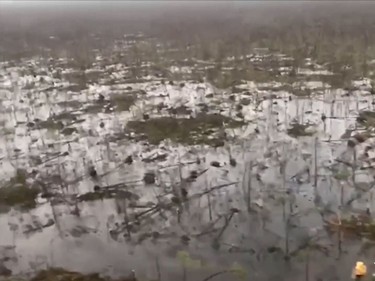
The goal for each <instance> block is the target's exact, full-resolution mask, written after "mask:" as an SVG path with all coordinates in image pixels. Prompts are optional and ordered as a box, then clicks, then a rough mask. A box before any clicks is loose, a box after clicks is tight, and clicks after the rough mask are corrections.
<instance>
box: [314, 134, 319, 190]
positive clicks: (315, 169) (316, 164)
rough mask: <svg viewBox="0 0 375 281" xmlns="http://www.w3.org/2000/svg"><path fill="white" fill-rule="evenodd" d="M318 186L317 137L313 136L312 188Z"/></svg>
mask: <svg viewBox="0 0 375 281" xmlns="http://www.w3.org/2000/svg"><path fill="white" fill-rule="evenodd" d="M317 187H318V138H315V145H314V188H315V191H316V189H317Z"/></svg>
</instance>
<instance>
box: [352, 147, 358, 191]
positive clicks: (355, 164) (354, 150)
mask: <svg viewBox="0 0 375 281" xmlns="http://www.w3.org/2000/svg"><path fill="white" fill-rule="evenodd" d="M356 169H357V150H356V149H355V147H353V165H352V181H353V186H354V187H356V177H355V171H356Z"/></svg>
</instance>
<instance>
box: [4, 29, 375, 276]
mask: <svg viewBox="0 0 375 281" xmlns="http://www.w3.org/2000/svg"><path fill="white" fill-rule="evenodd" d="M92 36H98V35H95V34H94V35H92ZM52 39H53V38H52ZM159 41H160V42H159ZM115 42H116V44H114V47H113V49H111V50H110V52H108V50H107V52H103V51H100V50H92V51H90V55H91V57H90V58H87V57H82V56H80V57H77V56H76V57H74V56H73V57H69V56H66V55H61V56H57V57H56V56H47V55H44V56H33V57H31V58H22V59H18V60H11V59H9V60H5V59H4V60H3V61H1V64H0V124H1V127H0V170H1V173H0V229H1V234H0V280H19V279H16V278H21V279H22V278H23V279H22V280H28V279H27V278H31V277H33V276H36V277H35V278H34V279H32V280H34V281H48V280H67V281H69V280H87V281H90V280H95V281H96V280H97V281H99V280H109V278H111V279H112V278H122V279H119V280H163V281H168V280H184V281H185V280H204V281H207V280H213V279H215V280H274V279H275V278H278V280H280V279H282V280H306V281H309V280H343V279H344V278H348V276H350V273H351V268H352V266H353V264H354V262H355V261H356V260H357V259H362V260H364V261H365V262H367V263H368V264H372V263H373V260H374V258H375V255H374V254H373V253H372V250H371V249H373V248H372V247H373V246H374V245H375V244H374V243H375V225H374V223H373V221H372V213H373V212H374V211H375V209H374V208H375V205H374V201H373V194H374V192H373V187H374V176H375V174H374V169H373V168H374V166H373V165H374V161H375V147H374V145H375V142H374V138H373V136H374V135H373V134H374V127H375V113H374V107H375V100H374V94H375V92H374V86H373V81H372V79H371V78H368V77H366V76H362V77H357V78H356V79H349V80H348V81H345V83H342V81H339V82H338V81H337V79H338V78H337V75H338V74H337V73H335V72H334V71H332V69H329V68H327V67H326V65H325V64H321V63H318V62H317V61H315V60H314V59H312V58H310V57H304V58H303V59H301V58H300V59H299V62H298V66H296V64H295V62H296V59H295V58H293V57H290V56H288V55H286V54H284V53H282V52H276V51H273V50H270V49H268V48H252V49H250V50H249V51H248V52H247V53H246V54H243V55H241V56H236V57H234V56H228V57H225V58H224V59H222V60H221V61H220V66H218V65H219V63H218V62H217V61H215V60H212V59H206V60H204V59H202V58H196V57H194V56H193V57H191V56H187V57H186V58H184V59H183V60H176V59H171V54H173V53H174V52H175V50H174V49H173V48H169V47H168V45H167V44H165V45H163V43H162V41H161V40H159V39H158V38H153V37H151V38H150V37H147V36H145V35H144V34H142V33H137V34H130V35H129V34H125V35H123V37H122V38H118V39H116V41H115ZM150 42H152V44H154V43H155V42H157V43H156V44H155V45H153V46H156V47H155V49H153V51H152V52H153V53H155V54H156V56H158V55H159V56H160V58H158V59H156V58H153V59H150V58H149V57H147V59H146V58H144V57H142V59H140V58H138V57H137V58H136V59H135V62H134V61H133V62H131V63H124V61H123V59H122V57H126V56H127V55H129V54H131V57H132V58H134V56H136V55H139V53H137V52H135V50H138V49H135V47H134V46H136V45H137V44H143V45H145V44H151V43H150ZM143 45H142V46H143ZM190 48H191V49H194V46H190ZM139 52H140V51H139ZM139 56H140V55H139ZM161 61H162V62H161ZM368 63H369V65H373V64H371V61H369V62H368ZM160 64H162V65H163V67H160ZM244 73H246V77H245V76H244ZM339 79H340V78H339ZM229 80H230V81H231V82H230V83H229V82H228V81H229ZM332 268H334V269H332ZM270 269H272V270H270ZM41 270H46V271H41ZM369 270H370V271H372V270H371V268H369ZM78 272H79V273H78ZM92 273H98V274H100V276H108V279H102V277H99V275H95V276H94V275H90V276H86V277H84V276H83V275H81V274H92ZM49 278H52V279H49ZM64 278H65V279H64ZM76 278H81V279H76ZM85 278H86V279H85ZM103 278H104V277H103ZM116 280H117V279H116Z"/></svg>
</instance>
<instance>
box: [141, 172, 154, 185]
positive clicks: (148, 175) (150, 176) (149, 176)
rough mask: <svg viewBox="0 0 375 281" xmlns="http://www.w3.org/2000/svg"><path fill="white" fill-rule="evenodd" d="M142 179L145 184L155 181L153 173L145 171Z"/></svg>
mask: <svg viewBox="0 0 375 281" xmlns="http://www.w3.org/2000/svg"><path fill="white" fill-rule="evenodd" d="M143 180H144V182H145V183H146V184H154V183H155V173H153V172H147V173H145V176H144V177H143Z"/></svg>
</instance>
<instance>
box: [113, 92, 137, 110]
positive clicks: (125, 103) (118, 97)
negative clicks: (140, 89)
mask: <svg viewBox="0 0 375 281" xmlns="http://www.w3.org/2000/svg"><path fill="white" fill-rule="evenodd" d="M135 100H136V96H135V95H132V94H114V95H111V97H110V103H111V104H112V105H113V108H114V110H115V111H118V112H121V111H128V110H129V109H130V107H131V106H132V105H134V102H135Z"/></svg>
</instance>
